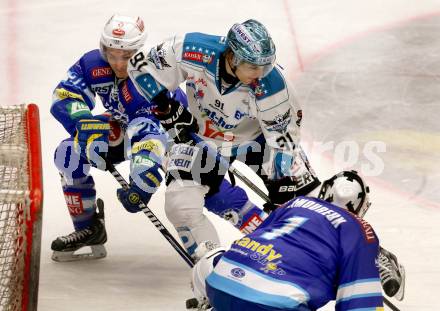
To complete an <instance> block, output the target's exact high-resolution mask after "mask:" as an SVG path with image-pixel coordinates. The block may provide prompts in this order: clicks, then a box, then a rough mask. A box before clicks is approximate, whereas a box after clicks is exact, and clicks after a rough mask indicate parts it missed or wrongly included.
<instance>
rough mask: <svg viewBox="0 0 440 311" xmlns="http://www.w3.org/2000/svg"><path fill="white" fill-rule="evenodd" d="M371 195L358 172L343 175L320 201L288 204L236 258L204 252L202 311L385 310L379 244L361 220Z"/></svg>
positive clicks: (236, 246)
mask: <svg viewBox="0 0 440 311" xmlns="http://www.w3.org/2000/svg"><path fill="white" fill-rule="evenodd" d="M367 192H368V191H367V188H366V186H365V184H364V182H363V180H362V179H361V177H359V175H357V174H356V172H354V171H351V172H342V173H339V174H337V175H335V176H334V177H333V178H331V179H329V180H328V181H325V182H324V183H323V186H322V188H321V191H320V194H319V196H318V197H319V198H314V197H297V198H295V199H293V200H290V201H288V202H287V203H285V204H284V205H282V206H281V207H280V208H277V209H276V210H274V211H273V212H272V214H270V216H269V217H268V218H267V219H266V220H265V221H264V222H263V223H262V224H261V225H260V226H259V227H258V228H257V229H256V230H255V231H254V232H252V233H251V234H248V235H246V236H244V237H243V238H241V239H239V240H237V241H235V242H234V243H233V244H232V246H231V248H230V249H229V250H228V251H225V249H223V248H214V249H212V250H210V251H208V252H206V251H204V250H199V249H197V251H196V253H199V255H200V258H201V259H200V260H199V261H198V263H197V264H196V266H195V267H194V270H193V276H192V285H193V291H194V294H195V297H196V298H197V300H198V301H199V310H203V309H205V310H207V309H210V308H212V309H210V310H222V311H224V310H239V311H246V310H252V311H259V310H298V311H299V310H304V311H305V310H316V309H318V308H321V307H322V306H324V305H325V304H327V303H328V302H329V301H331V300H336V310H338V311H343V310H383V296H382V288H381V279H380V275H379V265H380V262H379V261H380V258H379V257H380V255H379V253H380V246H379V240H378V238H377V236H376V234H375V232H374V230H373V228H372V227H371V226H370V225H369V224H368V223H367V222H366V221H365V220H363V219H362V218H361V217H362V216H363V215H364V214H365V212H366V211H367V209H368V207H369V205H370V203H369V200H368V196H367ZM206 244H209V243H206ZM206 244H204V245H206ZM208 249H209V247H208ZM205 250H206V248H205ZM203 252H206V253H205V254H204V255H202V254H203ZM381 273H382V271H381ZM403 285H404V284H402V286H401V288H402V289H403Z"/></svg>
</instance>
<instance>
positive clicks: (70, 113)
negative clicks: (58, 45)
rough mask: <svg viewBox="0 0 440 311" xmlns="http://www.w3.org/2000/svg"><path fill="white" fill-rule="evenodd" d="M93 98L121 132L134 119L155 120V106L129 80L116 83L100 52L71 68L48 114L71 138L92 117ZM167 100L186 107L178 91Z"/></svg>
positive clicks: (183, 98) (85, 55) (80, 60)
mask: <svg viewBox="0 0 440 311" xmlns="http://www.w3.org/2000/svg"><path fill="white" fill-rule="evenodd" d="M96 95H98V96H99V98H100V100H101V102H102V104H103V105H104V107H105V108H106V109H107V110H108V112H110V113H111V115H112V118H113V119H115V120H117V121H118V122H119V123H120V125H121V126H122V127H123V128H126V127H127V124H128V123H129V122H130V121H132V120H133V119H135V118H137V117H150V118H154V117H153V114H152V109H154V108H155V105H154V103H151V102H149V101H147V100H146V99H145V98H144V97H143V96H141V95H140V94H139V93H138V92H137V90H136V88H135V87H134V85H133V83H132V81H131V80H130V79H118V78H117V77H116V75H115V74H114V72H113V70H112V68H111V67H110V65H109V63H108V62H106V61H105V60H104V59H103V58H102V56H101V54H100V52H99V50H93V51H90V52H88V53H86V54H84V55H83V56H82V57H81V58H80V59H79V61H77V62H76V63H75V64H74V65H73V66H72V67H70V69H69V70H68V73H67V78H66V79H65V80H62V81H61V82H60V83H59V84H58V86H57V87H56V88H55V91H54V93H53V103H52V107H51V112H52V114H53V115H54V117H55V118H56V119H57V120H58V121H59V122H60V123H61V124H62V125H63V126H64V128H65V129H66V130H67V131H68V132H69V133H70V134H73V133H74V132H75V125H76V122H77V121H78V120H80V119H82V118H88V117H91V110H92V109H93V108H94V107H95V98H96ZM168 96H172V97H174V98H175V99H176V100H177V101H180V102H182V103H183V104H184V105H185V106H186V105H187V101H186V95H185V93H184V92H183V91H182V90H181V89H179V88H177V90H176V92H169V94H168Z"/></svg>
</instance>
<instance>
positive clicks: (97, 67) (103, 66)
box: [80, 50, 113, 80]
mask: <svg viewBox="0 0 440 311" xmlns="http://www.w3.org/2000/svg"><path fill="white" fill-rule="evenodd" d="M80 64H81V67H82V69H83V72H84V73H86V75H87V77H88V78H89V79H91V80H102V79H105V78H110V77H113V70H112V68H111V67H110V65H109V64H108V63H107V62H106V61H105V60H104V59H102V56H101V53H100V52H99V50H92V51H90V52H87V53H86V54H84V55H83V57H82V58H81V60H80Z"/></svg>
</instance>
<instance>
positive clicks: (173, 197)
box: [165, 181, 208, 227]
mask: <svg viewBox="0 0 440 311" xmlns="http://www.w3.org/2000/svg"><path fill="white" fill-rule="evenodd" d="M207 191H208V189H207V187H205V186H201V185H196V184H194V183H193V182H192V181H173V182H172V183H171V184H170V185H169V186H168V188H167V191H166V192H165V214H166V216H167V218H168V219H169V220H170V221H171V223H173V225H174V226H176V227H180V226H190V227H191V226H192V224H196V223H197V222H199V221H200V219H201V218H202V217H203V206H204V198H205V194H206V192H207Z"/></svg>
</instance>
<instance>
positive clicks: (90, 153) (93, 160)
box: [74, 117, 110, 170]
mask: <svg viewBox="0 0 440 311" xmlns="http://www.w3.org/2000/svg"><path fill="white" fill-rule="evenodd" d="M109 133H110V124H109V123H108V121H103V120H102V118H98V117H93V118H89V119H81V120H79V121H78V122H77V123H76V133H75V137H74V150H75V152H77V153H78V154H80V155H81V156H82V157H84V158H86V159H87V160H88V162H89V163H90V164H91V165H92V166H94V167H97V168H99V169H101V170H105V169H106V165H105V158H106V156H107V152H108V140H109Z"/></svg>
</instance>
